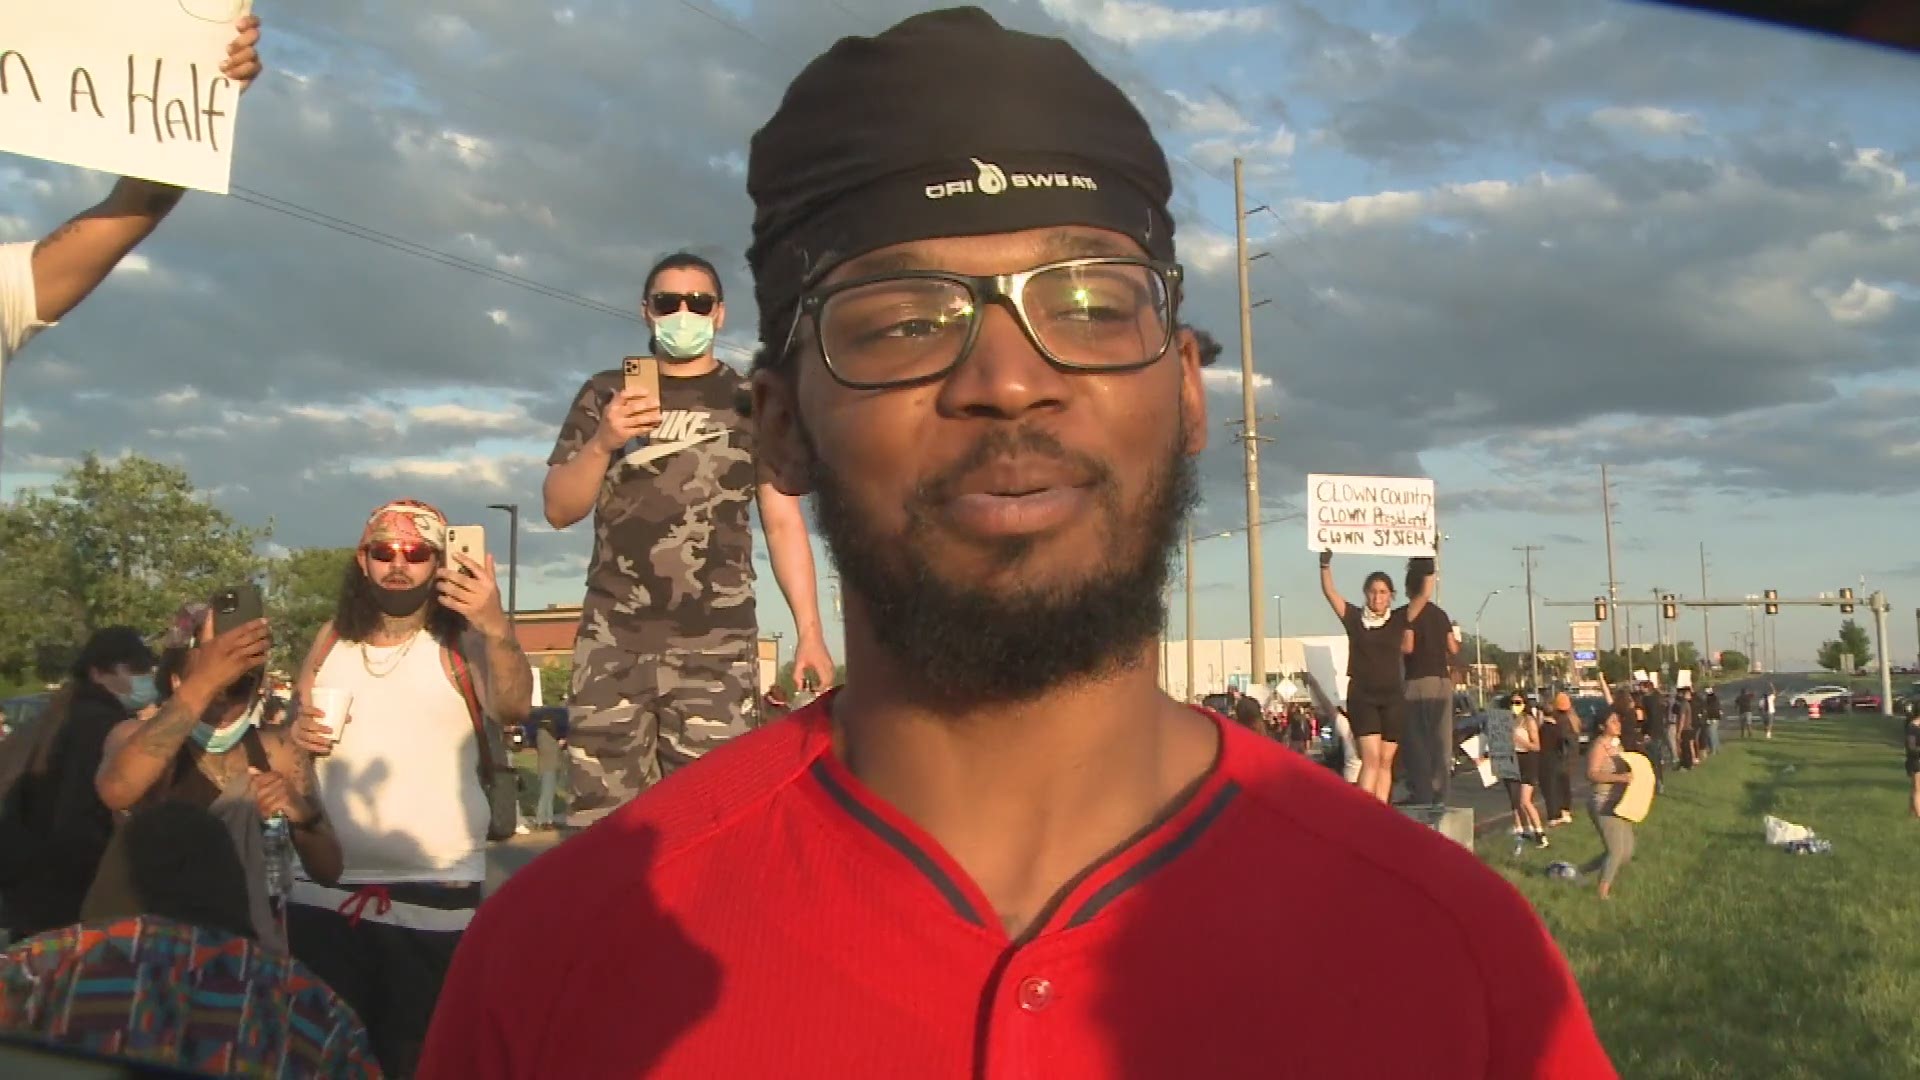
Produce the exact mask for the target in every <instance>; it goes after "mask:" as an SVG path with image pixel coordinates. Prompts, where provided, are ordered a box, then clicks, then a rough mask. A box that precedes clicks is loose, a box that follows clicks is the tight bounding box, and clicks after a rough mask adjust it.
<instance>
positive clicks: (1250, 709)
mask: <svg viewBox="0 0 1920 1080" xmlns="http://www.w3.org/2000/svg"><path fill="white" fill-rule="evenodd" d="M1260 712H1261V709H1260V703H1259V702H1257V701H1255V700H1253V698H1252V697H1250V696H1247V695H1242V696H1241V698H1240V700H1238V701H1236V702H1234V703H1233V719H1234V722H1235V723H1237V724H1239V725H1240V726H1241V727H1243V728H1246V729H1247V730H1248V731H1251V732H1253V733H1255V734H1258V735H1264V734H1266V732H1265V730H1264V727H1263V725H1262V724H1261V722H1260Z"/></svg>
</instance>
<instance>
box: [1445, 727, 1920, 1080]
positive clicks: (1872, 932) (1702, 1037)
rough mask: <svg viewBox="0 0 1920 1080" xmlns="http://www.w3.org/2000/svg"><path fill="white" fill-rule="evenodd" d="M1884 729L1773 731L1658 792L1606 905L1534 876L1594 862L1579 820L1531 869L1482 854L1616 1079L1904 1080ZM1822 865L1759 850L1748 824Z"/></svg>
mask: <svg viewBox="0 0 1920 1080" xmlns="http://www.w3.org/2000/svg"><path fill="white" fill-rule="evenodd" d="M1895 725H1896V721H1894V720H1890V719H1887V718H1885V717H1880V716H1864V715H1861V716H1848V717H1843V718H1835V719H1832V720H1817V721H1807V720H1803V719H1794V720H1787V721H1785V722H1783V723H1781V724H1780V725H1778V726H1777V727H1776V728H1775V733H1774V738H1773V740H1772V741H1771V742H1764V741H1759V740H1758V739H1755V740H1750V741H1747V742H1744V743H1743V742H1742V741H1741V740H1740V739H1739V737H1738V734H1737V732H1736V733H1735V734H1734V736H1733V737H1732V738H1728V739H1725V740H1724V741H1723V744H1722V745H1723V749H1722V752H1721V754H1720V755H1719V756H1718V757H1716V758H1714V759H1713V760H1712V761H1711V762H1709V763H1708V764H1707V765H1706V767H1705V768H1703V769H1700V770H1697V771H1695V772H1692V773H1680V774H1677V775H1671V774H1670V775H1669V776H1668V779H1667V791H1666V794H1665V795H1663V796H1661V797H1660V798H1658V799H1656V800H1655V802H1654V806H1653V811H1652V813H1651V814H1650V815H1649V817H1648V819H1647V821H1646V822H1645V823H1644V824H1642V825H1641V827H1640V829H1639V833H1638V836H1637V845H1636V850H1635V853H1634V859H1633V862H1632V863H1630V864H1629V865H1628V866H1627V867H1626V868H1625V869H1624V870H1623V871H1622V872H1621V874H1620V878H1619V880H1618V881H1617V882H1616V883H1615V886H1614V899H1613V900H1612V901H1611V902H1607V903H1602V902H1601V901H1600V900H1599V899H1598V898H1597V897H1596V896H1595V894H1594V889H1593V884H1592V881H1591V879H1589V880H1588V881H1585V882H1582V883H1580V884H1573V883H1570V882H1566V881H1559V880H1555V879H1552V878H1549V877H1547V876H1545V873H1544V868H1545V866H1546V865H1547V864H1548V863H1549V862H1552V861H1554V860H1557V859H1566V860H1569V861H1572V862H1575V863H1580V862H1584V861H1586V860H1587V859H1589V858H1592V857H1593V856H1595V855H1597V854H1598V853H1599V850H1600V841H1599V837H1598V836H1597V834H1595V832H1594V830H1593V826H1592V825H1591V823H1590V822H1589V821H1588V820H1587V818H1586V816H1585V814H1584V813H1580V814H1579V815H1578V816H1577V819H1576V821H1575V823H1574V824H1573V825H1571V826H1567V827H1564V828H1560V829H1556V830H1554V831H1553V833H1552V836H1553V839H1554V845H1553V847H1552V848H1551V849H1549V850H1546V851H1528V852H1527V853H1525V854H1524V855H1523V856H1521V857H1520V858H1519V859H1515V858H1514V857H1513V855H1512V848H1511V844H1510V841H1508V840H1507V838H1506V836H1505V835H1504V834H1502V835H1500V836H1497V837H1491V838H1489V839H1488V840H1486V841H1485V842H1483V843H1482V844H1481V848H1480V850H1481V855H1482V857H1484V858H1485V859H1486V860H1487V862H1488V863H1489V864H1490V865H1492V866H1493V867H1494V868H1496V869H1497V870H1498V871H1499V872H1500V873H1502V874H1504V875H1505V876H1507V877H1508V878H1509V879H1510V880H1511V881H1513V882H1514V884H1515V885H1516V886H1518V887H1519V889H1520V890H1521V891H1522V892H1523V893H1525V894H1526V895H1527V897H1528V898H1529V899H1531V900H1532V901H1533V903H1534V905H1535V906H1536V907H1537V908H1538V909H1539V911H1540V914H1541V917H1542V918H1543V919H1545V921H1546V923H1547V925H1548V927H1549V928H1551V929H1552V931H1553V935H1554V937H1555V938H1556V939H1558V940H1559V942H1560V947H1561V948H1562V949H1563V950H1564V951H1565V952H1566V956H1567V960H1568V961H1569V963H1571V964H1572V966H1573V970H1574V974H1575V975H1576V976H1577V977H1578V978H1579V981H1580V985H1581V987H1582V989H1583V990H1584V991H1585V993H1586V998H1587V1005H1588V1007H1589V1008H1590V1009H1591V1010H1592V1012H1593V1018H1594V1023H1595V1025H1596V1026H1597V1027H1598V1028H1599V1031H1600V1037H1601V1039H1602V1040H1603V1041H1604V1042H1605V1043H1606V1046H1607V1049H1608V1051H1609V1052H1610V1053H1611V1054H1612V1055H1613V1059H1614V1065H1615V1067H1616V1068H1618V1069H1619V1071H1620V1073H1621V1075H1622V1076H1626V1077H1634V1078H1641V1077H1739V1078H1743V1080H1744V1078H1749V1077H1808V1078H1813V1077H1818V1078H1822V1080H1828V1078H1833V1077H1920V822H1915V821H1912V820H1910V819H1908V818H1907V816H1906V812H1907V811H1906V807H1907V791H1908V790H1909V788H1908V780H1907V776H1906V773H1905V771H1904V770H1903V769H1902V768H1901V754H1900V750H1899V741H1898V728H1897V727H1896V726H1895ZM1764 814H1773V815H1774V816H1776V817H1782V818H1786V819H1787V820H1789V821H1793V822H1797V823H1799V824H1802V825H1806V826H1808V827H1809V828H1811V829H1813V830H1814V831H1815V832H1817V833H1819V834H1820V835H1821V836H1823V837H1825V838H1827V839H1829V840H1831V841H1833V846H1834V850H1833V853H1832V854H1830V855H1801V856H1796V855H1787V854H1784V853H1783V852H1781V851H1780V850H1778V849H1775V848H1769V847H1767V846H1766V843H1765V841H1764V840H1763V838H1762V832H1761V816H1762V815H1764Z"/></svg>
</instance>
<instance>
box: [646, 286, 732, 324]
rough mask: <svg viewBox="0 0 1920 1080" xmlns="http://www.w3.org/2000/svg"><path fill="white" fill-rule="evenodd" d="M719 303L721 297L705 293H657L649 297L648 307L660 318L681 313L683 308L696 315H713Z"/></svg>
mask: <svg viewBox="0 0 1920 1080" xmlns="http://www.w3.org/2000/svg"><path fill="white" fill-rule="evenodd" d="M719 302H720V298H719V297H717V296H715V295H713V294H712V293H704V292H657V293H654V294H653V295H652V296H649V297H647V306H648V307H650V308H652V309H653V313H654V314H655V315H656V316H659V317H660V318H665V317H667V316H668V315H671V314H673V313H674V312H676V311H679V310H680V309H681V307H683V306H684V307H685V308H686V309H687V310H688V311H691V312H693V313H694V314H695V315H711V314H713V307H714V305H715V304H718V303H719Z"/></svg>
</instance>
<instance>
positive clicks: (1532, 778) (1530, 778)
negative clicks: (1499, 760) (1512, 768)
mask: <svg viewBox="0 0 1920 1080" xmlns="http://www.w3.org/2000/svg"><path fill="white" fill-rule="evenodd" d="M1513 760H1514V762H1515V763H1516V764H1518V765H1519V766H1520V782H1521V783H1523V784H1525V785H1527V786H1528V787H1539V786H1540V755H1539V754H1537V753H1535V752H1534V751H1532V750H1521V751H1518V752H1516V753H1515V754H1514V755H1513Z"/></svg>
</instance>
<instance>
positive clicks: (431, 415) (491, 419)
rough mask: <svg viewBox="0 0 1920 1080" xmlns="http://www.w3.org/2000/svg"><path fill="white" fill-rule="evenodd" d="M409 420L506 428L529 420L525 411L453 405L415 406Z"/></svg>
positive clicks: (408, 413)
mask: <svg viewBox="0 0 1920 1080" xmlns="http://www.w3.org/2000/svg"><path fill="white" fill-rule="evenodd" d="M407 419H408V420H409V421H411V422H412V423H415V424H433V425H441V426H446V427H495V426H499V427H505V426H508V425H513V424H519V423H522V422H523V421H525V420H526V419H527V414H526V411H525V410H523V409H475V408H472V407H470V406H466V405H455V404H452V403H446V404H439V405H415V406H414V407H413V408H411V409H408V410H407Z"/></svg>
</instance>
